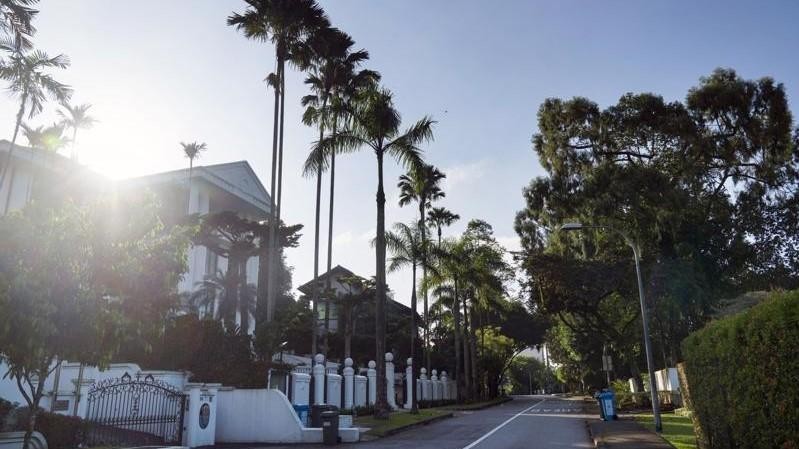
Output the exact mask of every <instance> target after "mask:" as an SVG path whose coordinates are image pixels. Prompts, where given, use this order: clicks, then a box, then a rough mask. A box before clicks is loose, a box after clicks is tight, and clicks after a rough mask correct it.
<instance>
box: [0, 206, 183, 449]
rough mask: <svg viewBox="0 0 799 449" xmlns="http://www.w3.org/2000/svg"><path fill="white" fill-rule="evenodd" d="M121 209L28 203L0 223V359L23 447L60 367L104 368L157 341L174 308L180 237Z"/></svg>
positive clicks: (150, 214)
mask: <svg viewBox="0 0 799 449" xmlns="http://www.w3.org/2000/svg"><path fill="white" fill-rule="evenodd" d="M126 206H129V207H130V206H135V208H131V209H126V208H120V207H115V205H113V204H107V203H98V204H92V205H89V206H82V207H78V206H75V205H74V204H72V203H63V204H60V205H59V207H57V208H48V207H43V206H42V205H41V204H34V205H31V206H28V207H26V208H25V209H23V210H21V211H19V212H16V213H13V214H8V215H6V216H4V217H2V218H0V234H2V235H3V238H2V239H0V273H2V275H0V310H2V311H3V313H2V314H0V354H2V356H3V358H4V359H5V361H6V363H7V364H8V366H9V371H8V372H7V373H3V374H4V375H6V376H9V377H10V378H11V379H12V380H14V381H16V383H17V386H18V387H19V389H20V392H21V394H22V396H23V397H24V398H25V401H26V402H27V405H28V406H29V408H30V409H31V410H32V411H33V412H32V413H31V414H30V416H29V421H28V422H27V427H26V429H27V432H26V440H28V439H29V437H30V434H31V432H32V431H33V429H34V426H35V421H36V415H37V410H38V406H39V401H40V400H41V398H42V396H43V394H44V383H45V380H46V379H47V377H48V375H49V374H50V373H51V372H52V371H53V370H55V369H56V368H57V367H58V365H59V364H60V362H61V361H63V360H71V361H78V362H81V363H90V364H94V365H99V366H104V365H105V364H107V363H108V362H109V361H110V359H111V357H112V356H113V354H114V353H115V352H116V351H117V350H118V349H119V347H120V346H121V345H126V344H128V343H133V342H135V341H137V340H139V339H141V338H143V337H145V336H149V335H153V334H157V333H159V332H160V331H161V330H162V329H163V326H162V323H163V320H164V318H165V317H166V316H167V314H168V313H169V312H170V311H171V310H173V307H174V306H175V305H176V301H177V282H178V280H179V279H180V276H181V275H182V273H183V272H184V271H185V270H186V263H185V256H186V248H187V245H188V239H187V238H186V235H185V233H184V232H183V231H182V230H181V229H180V228H167V227H164V226H163V225H162V224H161V222H160V220H159V219H158V218H157V214H156V211H155V208H154V207H152V205H151V204H150V203H147V202H138V203H137V202H135V201H134V202H131V203H129V204H126ZM123 209H125V210H135V211H136V213H135V214H128V213H124V212H119V211H122V210H123ZM26 444H27V443H26Z"/></svg>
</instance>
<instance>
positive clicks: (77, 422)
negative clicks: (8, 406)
mask: <svg viewBox="0 0 799 449" xmlns="http://www.w3.org/2000/svg"><path fill="white" fill-rule="evenodd" d="M15 414H16V429H15V430H17V431H20V430H26V429H25V427H26V424H27V422H28V416H29V414H30V411H29V409H28V408H27V407H20V408H18V409H17V410H15ZM36 430H37V431H38V432H41V433H42V435H44V438H45V439H46V440H47V447H48V449H49V448H52V449H74V448H76V447H80V446H81V444H82V443H83V441H84V435H85V434H86V431H87V423H86V422H85V421H84V420H82V419H80V418H78V417H76V416H67V415H61V414H58V413H49V412H46V411H43V410H39V412H38V413H37V414H36Z"/></svg>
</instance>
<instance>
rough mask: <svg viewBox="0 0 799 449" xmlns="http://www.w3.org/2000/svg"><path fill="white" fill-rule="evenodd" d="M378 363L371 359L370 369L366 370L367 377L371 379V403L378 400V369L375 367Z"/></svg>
mask: <svg viewBox="0 0 799 449" xmlns="http://www.w3.org/2000/svg"><path fill="white" fill-rule="evenodd" d="M376 366H377V363H375V361H374V360H369V370H368V371H366V378H367V379H368V381H369V385H368V387H369V405H375V401H376V400H377V370H376V369H375V367H376Z"/></svg>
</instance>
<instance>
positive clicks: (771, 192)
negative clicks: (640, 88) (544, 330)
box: [516, 69, 799, 379]
mask: <svg viewBox="0 0 799 449" xmlns="http://www.w3.org/2000/svg"><path fill="white" fill-rule="evenodd" d="M792 126H793V122H792V117H791V114H790V112H789V109H788V104H787V100H786V96H785V91H784V87H783V86H782V85H781V84H778V83H776V82H774V81H773V80H772V79H770V78H762V79H759V80H744V79H742V78H741V77H739V76H738V75H737V74H736V73H735V72H734V71H733V70H729V69H718V70H716V71H714V72H713V73H712V74H710V75H709V76H708V77H704V78H702V79H700V81H699V85H698V86H696V87H694V88H692V89H690V90H689V92H688V94H687V96H686V99H685V101H683V102H680V101H674V102H667V101H665V100H664V99H663V98H662V97H660V96H658V95H655V94H651V93H642V94H633V93H629V94H625V95H624V96H622V97H621V98H620V99H619V101H618V102H617V103H616V104H613V105H611V106H609V107H607V108H604V109H602V108H600V107H599V106H598V105H597V104H596V103H594V102H592V101H590V100H588V99H586V98H579V97H578V98H573V99H570V100H562V99H557V98H552V99H548V100H546V101H545V102H544V103H543V104H542V105H541V107H540V109H539V112H538V133H537V134H535V135H534V136H533V147H534V150H535V152H536V153H537V155H538V157H539V159H540V161H541V164H542V165H543V167H544V169H545V170H546V176H544V177H539V178H536V179H534V180H532V181H531V183H530V185H529V186H528V187H527V188H526V189H525V191H524V199H525V203H526V207H525V208H524V209H523V210H522V211H520V212H519V213H518V214H517V217H516V231H517V233H518V235H519V236H520V238H521V242H522V247H523V251H522V252H521V253H520V254H519V260H520V262H521V264H522V268H523V269H524V271H525V274H526V279H525V282H524V287H525V294H526V296H527V300H528V302H529V305H530V306H531V307H532V308H534V309H536V310H541V311H542V313H546V314H547V315H549V316H552V317H554V318H556V319H557V321H559V322H561V323H563V324H564V325H566V326H569V327H571V328H572V334H574V335H573V336H574V337H575V338H572V339H571V341H572V342H576V341H577V337H579V335H577V334H579V333H581V332H582V331H583V330H585V331H589V332H591V333H592V334H593V335H597V336H599V338H600V339H602V340H604V341H603V343H607V344H610V345H612V346H613V351H615V352H616V353H615V354H613V355H614V356H617V357H615V359H617V360H620V361H621V362H622V363H621V364H618V365H621V366H622V369H623V370H624V371H625V372H629V373H630V374H631V375H633V376H636V373H637V372H638V371H639V368H638V366H639V365H643V362H642V358H641V353H640V352H641V351H640V349H639V346H640V345H639V343H638V340H639V339H640V337H638V336H637V334H638V333H639V332H638V330H639V329H640V324H639V323H640V321H638V320H639V318H638V314H639V312H638V310H637V309H640V307H636V302H637V299H638V298H637V291H636V289H635V275H634V268H633V266H632V264H631V263H630V262H629V260H630V249H629V248H628V247H627V245H626V244H625V243H626V242H624V240H623V239H622V238H620V237H619V236H618V235H616V234H615V233H612V232H608V231H607V229H587V230H584V231H582V232H579V233H565V232H558V230H559V229H560V226H561V225H562V224H564V223H565V222H571V221H577V222H582V223H586V224H599V225H605V226H612V227H614V228H616V229H619V230H621V231H624V232H625V233H626V234H628V235H630V236H631V237H632V240H633V241H634V242H636V243H637V244H638V245H639V246H640V250H641V253H642V255H643V256H642V271H643V273H642V274H643V278H644V280H645V287H646V292H645V293H646V297H647V299H648V307H649V309H650V310H651V320H650V328H651V335H652V337H653V346H654V353H656V354H660V355H662V356H663V357H662V358H661V357H658V358H656V360H655V362H656V364H658V365H662V364H667V365H673V364H674V363H676V362H677V361H678V360H679V359H680V348H679V342H681V341H682V340H683V339H684V338H685V337H686V336H687V335H688V334H689V333H690V332H692V331H695V330H696V329H698V328H700V327H701V326H702V324H703V323H705V322H706V321H707V320H708V319H709V317H710V316H711V315H712V313H713V312H714V310H715V308H716V306H717V304H718V301H719V299H720V298H723V297H730V296H734V295H736V294H738V293H739V292H740V291H742V290H746V289H749V288H751V287H758V288H760V287H770V286H792V285H795V284H796V282H797V280H799V264H797V260H799V259H798V258H797V255H799V250H798V249H799V244H798V243H799V242H797V240H796V239H797V235H796V233H795V232H793V231H792V230H793V229H796V223H797V219H799V207H797V204H798V203H797V200H798V198H799V190H797V185H799V183H797V180H798V179H799V158H798V157H797V138H799V133H796V134H795V135H794V136H793V137H792V135H791V133H792ZM561 334H562V333H561ZM563 342H564V340H561V341H560V343H563ZM586 343H590V342H586ZM561 346H563V345H561ZM593 346H594V345H592V344H588V345H585V346H583V345H577V344H572V345H570V348H569V350H570V351H574V352H576V353H579V354H580V358H582V359H583V361H584V362H586V363H589V362H590V365H589V373H585V374H591V375H594V374H598V372H597V371H596V370H598V368H599V366H601V365H600V364H599V363H598V361H599V360H600V359H598V358H596V357H593V356H592V355H591V354H589V352H590V351H592V350H594V349H595V348H594V347H593ZM559 361H560V360H559ZM562 371H570V369H569V368H568V367H567V368H564V370H562ZM571 371H574V370H571ZM571 374H575V376H572V375H569V376H567V377H570V378H571V379H575V378H579V377H583V376H576V374H579V373H576V372H572V373H571Z"/></svg>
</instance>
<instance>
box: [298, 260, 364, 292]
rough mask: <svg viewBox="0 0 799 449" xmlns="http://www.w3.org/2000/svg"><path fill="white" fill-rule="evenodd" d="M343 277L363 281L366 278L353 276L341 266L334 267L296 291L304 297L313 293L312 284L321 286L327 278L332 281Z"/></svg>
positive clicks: (353, 274)
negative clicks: (303, 294)
mask: <svg viewBox="0 0 799 449" xmlns="http://www.w3.org/2000/svg"><path fill="white" fill-rule="evenodd" d="M343 277H357V278H360V279H363V280H364V281H365V280H366V278H363V277H361V276H358V275H357V274H355V273H353V272H352V271H350V270H348V269H346V268H344V267H342V266H341V265H336V266H335V267H333V268H331V269H330V271H328V272H326V273H322V274H320V275H319V276H318V277H317V278H316V279H312V280H310V281H308V282H306V283H304V284H302V285H300V286H299V287H297V290H299V291H301V292H302V293H305V294H306V295H310V294H311V293H313V288H312V287H313V284H314V283H316V284H317V285H318V284H321V283H323V282H325V281H327V279H328V278H330V279H331V280H332V279H338V278H343ZM314 281H315V282H314Z"/></svg>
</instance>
